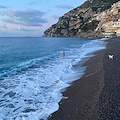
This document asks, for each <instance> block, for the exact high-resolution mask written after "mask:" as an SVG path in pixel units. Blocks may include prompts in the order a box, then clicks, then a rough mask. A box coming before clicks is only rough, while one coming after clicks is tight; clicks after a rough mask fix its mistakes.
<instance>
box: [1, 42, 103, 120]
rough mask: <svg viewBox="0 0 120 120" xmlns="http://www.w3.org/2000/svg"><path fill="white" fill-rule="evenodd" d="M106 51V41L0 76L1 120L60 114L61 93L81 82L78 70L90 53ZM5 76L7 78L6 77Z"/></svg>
mask: <svg viewBox="0 0 120 120" xmlns="http://www.w3.org/2000/svg"><path fill="white" fill-rule="evenodd" d="M104 48H105V44H104V41H103V40H91V41H88V43H86V44H83V45H82V46H81V45H77V46H72V48H70V49H64V51H65V53H66V56H65V58H62V57H61V55H62V51H59V52H58V51H57V52H55V53H54V54H51V55H49V56H46V57H42V58H37V59H32V60H29V61H27V62H24V63H21V64H19V65H18V66H15V67H14V68H12V69H11V70H10V71H7V72H5V73H4V74H2V75H1V76H2V77H3V78H4V80H2V81H1V83H0V88H1V91H0V119H1V120H4V119H6V120H22V119H24V120H39V119H44V120H45V119H47V118H48V117H49V115H50V114H52V113H53V112H55V111H57V110H58V108H59V105H58V103H59V102H60V101H61V99H62V98H64V97H63V96H62V92H63V91H64V90H65V89H66V88H67V87H68V86H70V83H71V82H72V81H74V80H76V79H78V78H80V77H81V76H82V75H83V74H84V71H85V68H83V67H81V68H79V69H75V68H74V65H76V64H78V63H79V62H80V61H82V60H83V58H85V57H90V55H88V54H89V53H93V52H95V51H98V50H101V49H104ZM4 76H5V77H4Z"/></svg>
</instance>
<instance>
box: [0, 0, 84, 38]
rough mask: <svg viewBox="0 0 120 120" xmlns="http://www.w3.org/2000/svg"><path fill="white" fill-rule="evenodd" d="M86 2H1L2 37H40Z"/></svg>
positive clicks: (16, 0) (3, 0) (44, 0)
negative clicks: (66, 14)
mask: <svg viewBox="0 0 120 120" xmlns="http://www.w3.org/2000/svg"><path fill="white" fill-rule="evenodd" d="M84 2H85V0H77V1H76V2H75V0H1V1H0V36H1V37H16V36H18V37H19V36H36V37H40V36H42V35H43V32H44V31H45V30H46V29H47V28H49V27H50V26H51V25H52V24H55V23H56V22H57V21H58V18H59V17H61V16H63V15H64V14H65V13H67V12H68V11H70V10H72V9H73V8H76V7H78V6H79V5H81V4H83V3H84Z"/></svg>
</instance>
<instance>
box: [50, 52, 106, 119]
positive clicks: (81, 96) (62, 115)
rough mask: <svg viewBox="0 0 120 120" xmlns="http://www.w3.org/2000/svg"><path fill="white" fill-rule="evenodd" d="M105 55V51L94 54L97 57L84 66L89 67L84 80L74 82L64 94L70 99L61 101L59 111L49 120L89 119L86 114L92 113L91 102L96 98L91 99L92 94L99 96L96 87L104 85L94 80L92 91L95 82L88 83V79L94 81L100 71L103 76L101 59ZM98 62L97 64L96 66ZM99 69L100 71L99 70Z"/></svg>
mask: <svg viewBox="0 0 120 120" xmlns="http://www.w3.org/2000/svg"><path fill="white" fill-rule="evenodd" d="M103 53H104V50H100V51H98V52H96V53H94V55H95V56H93V57H91V58H90V59H89V60H87V61H86V62H85V63H84V64H83V67H87V68H86V70H85V74H84V75H83V76H82V78H80V79H78V80H76V81H74V82H73V83H72V85H71V86H70V87H68V88H67V89H66V91H65V92H63V96H65V97H68V99H62V100H61V102H60V103H59V110H58V111H56V112H55V113H53V114H52V117H50V118H49V120H79V118H81V120H83V119H82V117H83V118H84V119H85V120H86V119H87V118H88V117H85V116H87V115H86V114H88V113H89V112H88V111H91V110H90V109H92V108H93V104H92V103H91V100H94V99H93V98H92V97H94V96H93V95H92V96H91V97H89V96H90V94H97V93H96V92H95V91H96V89H97V87H95V86H96V85H97V84H98V83H99V84H102V83H100V80H97V81H96V82H95V81H94V79H93V82H94V87H95V89H91V87H92V86H93V82H91V81H88V79H90V80H92V77H93V78H95V77H97V76H96V75H97V74H99V71H102V74H103V70H102V67H101V63H102V59H99V58H102V57H103ZM96 56H97V57H96ZM96 59H97V60H96ZM96 61H97V63H96V64H94V63H95V62H96ZM99 63H100V64H99ZM93 66H94V67H93ZM98 68H99V69H100V70H97V69H98ZM91 70H92V71H91ZM93 73H95V74H93ZM91 74H92V75H91ZM101 76H102V75H101ZM102 77H103V76H102ZM101 86H102V85H100V87H101ZM98 88H99V86H98ZM99 89H100V88H99ZM95 97H96V95H95ZM88 104H91V105H90V106H91V108H88V107H87V106H89V105H88ZM96 104H98V103H96ZM94 107H95V106H94ZM71 108H72V109H71ZM82 111H84V112H82ZM89 114H92V113H89ZM88 116H90V115H88ZM92 116H93V115H92Z"/></svg>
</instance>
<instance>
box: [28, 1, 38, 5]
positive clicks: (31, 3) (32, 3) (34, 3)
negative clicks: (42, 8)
mask: <svg viewBox="0 0 120 120" xmlns="http://www.w3.org/2000/svg"><path fill="white" fill-rule="evenodd" d="M28 5H37V2H34V1H33V2H30V3H28Z"/></svg>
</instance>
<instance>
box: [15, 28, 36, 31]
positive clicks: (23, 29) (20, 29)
mask: <svg viewBox="0 0 120 120" xmlns="http://www.w3.org/2000/svg"><path fill="white" fill-rule="evenodd" d="M17 30H19V31H24V32H33V31H36V30H30V29H25V28H23V27H18V29H17Z"/></svg>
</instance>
